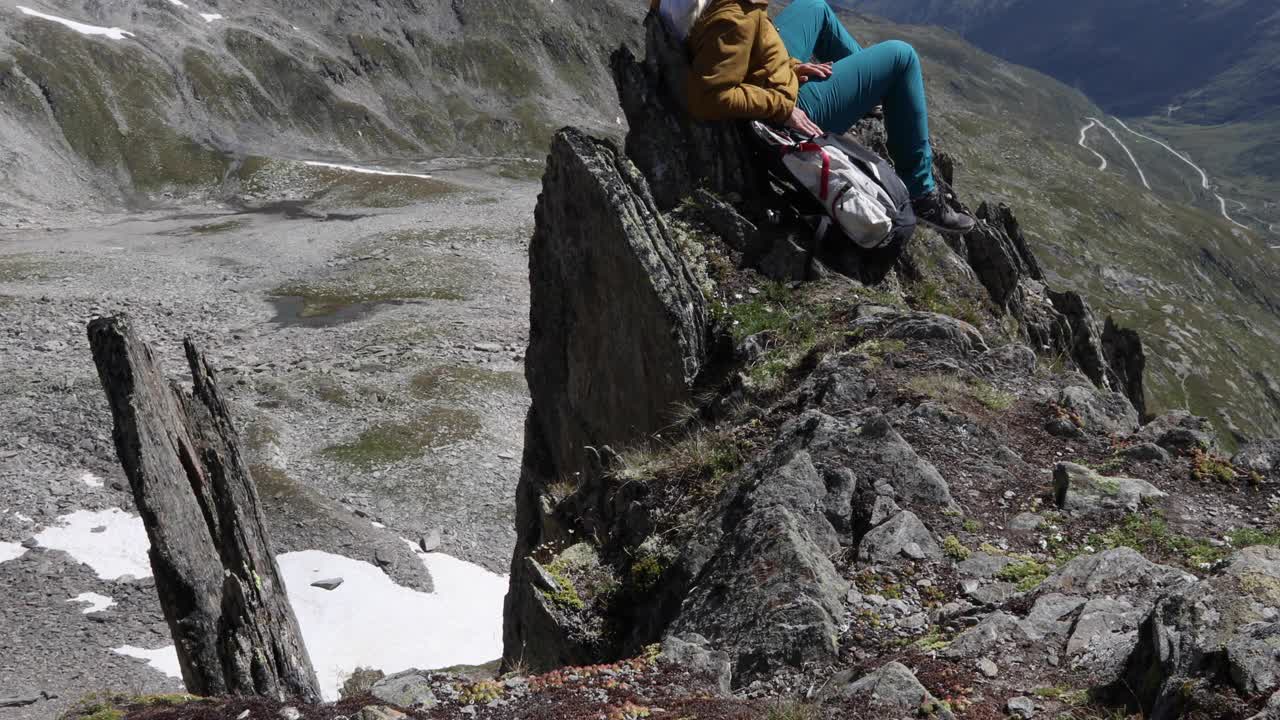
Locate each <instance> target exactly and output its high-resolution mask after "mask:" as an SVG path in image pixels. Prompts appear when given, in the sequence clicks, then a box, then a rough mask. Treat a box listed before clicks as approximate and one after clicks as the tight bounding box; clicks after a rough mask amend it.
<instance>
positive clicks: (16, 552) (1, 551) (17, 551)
mask: <svg viewBox="0 0 1280 720" xmlns="http://www.w3.org/2000/svg"><path fill="white" fill-rule="evenodd" d="M26 554H27V549H26V548H24V547H22V546H21V545H19V544H18V543H11V542H0V563H3V562H9V561H10V560H17V559H18V558H20V557H22V556H23V555H26Z"/></svg>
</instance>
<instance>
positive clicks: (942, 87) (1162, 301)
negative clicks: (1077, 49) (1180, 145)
mask: <svg viewBox="0 0 1280 720" xmlns="http://www.w3.org/2000/svg"><path fill="white" fill-rule="evenodd" d="M845 20H846V22H847V24H848V25H849V26H850V28H851V29H852V31H853V32H854V34H855V36H856V37H857V38H858V39H859V40H860V41H862V42H864V43H865V42H875V41H879V40H882V39H888V38H902V39H905V40H908V41H909V42H911V43H913V44H914V45H915V46H916V47H917V49H918V50H919V51H920V53H921V55H922V57H923V60H924V67H925V75H926V83H927V85H928V90H929V97H930V103H931V116H932V121H931V130H932V132H933V134H934V136H935V138H936V139H937V142H938V147H939V149H940V150H942V151H945V152H947V153H949V154H951V155H953V156H954V157H955V158H956V160H957V165H958V168H959V169H958V170H957V184H958V186H959V187H960V189H961V190H962V192H963V193H964V194H965V195H967V196H969V197H978V198H984V199H992V200H999V201H1003V202H1007V203H1009V204H1010V205H1012V206H1013V207H1014V208H1015V209H1016V210H1017V211H1018V213H1019V217H1020V218H1021V219H1022V220H1023V227H1024V229H1025V230H1026V232H1027V234H1028V235H1029V236H1030V238H1031V239H1032V241H1033V243H1034V244H1035V247H1036V250H1037V252H1038V253H1039V254H1040V256H1041V260H1042V262H1043V263H1044V265H1045V266H1046V271H1047V272H1048V273H1049V275H1050V277H1051V278H1052V279H1053V280H1054V282H1055V283H1056V284H1058V285H1060V286H1065V287H1072V288H1076V289H1079V290H1080V291H1081V292H1083V293H1085V294H1086V296H1087V297H1088V299H1089V301H1090V302H1091V303H1092V304H1093V305H1094V306H1095V307H1099V308H1107V309H1108V311H1109V312H1112V313H1113V314H1115V315H1116V317H1117V319H1118V320H1119V321H1120V322H1121V323H1122V324H1124V325H1127V326H1130V327H1134V328H1136V329H1138V330H1139V331H1140V332H1141V333H1142V335H1143V337H1144V339H1145V340H1146V341H1147V343H1148V345H1149V353H1148V354H1149V360H1148V375H1149V382H1148V387H1149V388H1150V392H1151V395H1152V406H1153V407H1152V409H1153V411H1155V412H1159V411H1161V410H1165V409H1173V408H1186V409H1189V410H1192V411H1193V412H1198V413H1201V414H1205V415H1213V416H1215V420H1216V421H1217V422H1218V423H1219V424H1220V427H1221V428H1222V429H1224V430H1227V429H1228V428H1229V426H1230V425H1232V423H1234V424H1235V425H1236V426H1238V427H1239V429H1241V430H1242V431H1243V432H1244V434H1246V435H1251V436H1255V437H1256V436H1260V435H1268V434H1274V433H1275V432H1277V430H1278V429H1280V406H1277V405H1276V404H1275V403H1274V402H1271V401H1269V400H1267V396H1266V393H1265V390H1264V388H1265V386H1266V380H1265V378H1266V377H1271V378H1274V377H1276V376H1277V375H1280V364H1277V363H1276V362H1275V360H1274V359H1273V356H1274V348H1275V347H1277V344H1278V343H1280V312H1278V309H1280V292H1277V290H1276V288H1280V253H1277V252H1275V251H1272V250H1269V249H1268V246H1267V244H1266V243H1265V242H1264V241H1262V240H1261V239H1259V238H1258V237H1257V236H1255V235H1253V234H1251V233H1246V232H1244V231H1241V230H1240V228H1238V227H1236V226H1235V225H1233V224H1232V223H1230V222H1228V221H1227V220H1226V219H1224V218H1223V217H1222V215H1221V214H1220V213H1217V212H1216V200H1214V199H1213V198H1212V195H1211V194H1209V193H1206V191H1204V190H1203V188H1201V187H1200V177H1199V175H1197V174H1195V173H1194V171H1192V170H1191V169H1190V168H1189V167H1188V166H1187V165H1186V164H1185V163H1183V162H1182V161H1181V160H1178V159H1177V158H1175V157H1174V156H1173V155H1172V154H1170V153H1169V152H1168V151H1166V150H1164V149H1163V148H1161V147H1159V146H1157V145H1155V144H1153V143H1150V142H1146V141H1143V140H1141V139H1140V138H1138V137H1136V136H1134V135H1131V134H1129V133H1127V132H1126V131H1125V130H1124V129H1123V128H1122V127H1121V126H1120V125H1118V124H1117V123H1115V122H1114V121H1112V120H1111V119H1109V116H1108V115H1107V114H1106V113H1105V112H1104V111H1103V110H1102V109H1101V108H1099V107H1097V106H1096V105H1094V104H1093V103H1092V102H1091V101H1090V100H1089V99H1088V98H1087V97H1085V96H1084V95H1083V94H1082V93H1080V92H1078V91H1076V90H1073V89H1071V88H1068V87H1066V86H1064V85H1063V84H1061V83H1059V82H1057V81H1055V80H1053V79H1051V78H1049V77H1046V76H1044V75H1041V74H1040V73H1038V72H1035V71H1032V70H1028V69H1025V68H1020V67H1017V66H1014V65H1011V64H1009V63H1007V62H1004V61H1002V60H1000V59H998V58H996V57H993V56H991V55H988V54H986V53H984V52H981V51H979V50H976V49H975V48H973V47H972V46H971V45H969V44H968V43H967V42H965V41H964V40H962V39H961V38H960V37H958V36H956V35H954V34H952V33H950V32H948V31H945V30H942V29H940V28H930V27H919V26H908V25H894V24H889V23H884V22H879V21H873V20H870V19H868V18H865V17H860V16H857V15H852V14H846V15H845ZM1090 117H1092V118H1097V119H1101V120H1104V122H1106V124H1107V125H1108V127H1110V128H1111V130H1112V131H1114V132H1115V133H1116V137H1117V138H1119V139H1120V140H1122V141H1123V142H1124V143H1125V146H1124V147H1122V146H1121V145H1120V144H1119V143H1118V142H1117V141H1116V140H1115V139H1113V138H1112V137H1111V136H1110V135H1109V134H1106V133H1104V132H1100V131H1099V129H1098V128H1096V127H1095V128H1094V129H1093V130H1091V133H1092V134H1090V135H1088V136H1087V142H1086V145H1087V146H1088V147H1087V148H1086V147H1081V146H1080V145H1079V143H1078V140H1079V138H1080V131H1081V128H1082V127H1084V126H1086V125H1087V124H1088V122H1089V121H1088V120H1087V118H1090ZM1131 127H1132V128H1133V129H1134V130H1137V131H1138V132H1142V130H1141V129H1140V128H1139V127H1136V126H1131ZM1126 147H1127V149H1128V152H1126V149H1125V148H1126ZM1090 149H1092V150H1093V151H1096V152H1098V153H1101V155H1102V156H1103V157H1104V158H1105V159H1106V161H1107V169H1106V170H1105V171H1099V170H1098V167H1099V164H1100V162H1099V158H1098V157H1097V156H1096V155H1094V154H1093V152H1091V151H1090ZM1129 152H1131V153H1132V154H1133V160H1131V159H1130V157H1129ZM1135 161H1136V163H1137V166H1138V167H1141V168H1142V169H1143V174H1144V176H1145V177H1146V180H1147V182H1148V183H1149V184H1150V185H1151V186H1152V188H1153V190H1148V189H1147V188H1146V187H1145V186H1144V185H1143V183H1142V180H1141V179H1140V177H1139V175H1138V172H1137V169H1136V167H1135V164H1134V163H1135ZM1193 202H1194V203H1195V204H1196V206H1195V207H1193V206H1191V205H1190V204H1189V203H1193ZM1210 202H1212V203H1213V204H1210ZM1211 208H1213V209H1211ZM1218 408H1224V409H1225V411H1226V412H1227V413H1228V417H1229V420H1224V419H1223V418H1222V417H1221V416H1218V415H1217V409H1218Z"/></svg>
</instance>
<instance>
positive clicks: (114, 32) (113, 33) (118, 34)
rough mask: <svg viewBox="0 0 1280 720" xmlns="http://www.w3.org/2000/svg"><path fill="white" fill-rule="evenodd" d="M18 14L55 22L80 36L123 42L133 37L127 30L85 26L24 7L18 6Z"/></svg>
mask: <svg viewBox="0 0 1280 720" xmlns="http://www.w3.org/2000/svg"><path fill="white" fill-rule="evenodd" d="M18 12H21V13H22V14H23V15H30V16H32V17H38V18H40V19H41V20H48V21H49V22H56V23H58V24H59V25H63V26H66V27H69V28H71V29H72V30H75V31H76V32H78V33H80V34H81V35H89V36H95V35H96V36H102V37H107V38H111V39H112V40H124V39H125V38H131V37H133V33H131V32H129V31H128V30H121V29H120V28H115V27H112V28H107V27H100V26H98V25H86V24H85V23H82V22H76V21H75V20H68V19H66V18H64V17H58V16H57V15H49V14H48V13H42V12H40V11H38V10H32V9H31V8H29V7H27V6H26V5H19V6H18Z"/></svg>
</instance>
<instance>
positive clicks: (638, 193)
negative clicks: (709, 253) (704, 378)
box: [526, 128, 707, 477]
mask: <svg viewBox="0 0 1280 720" xmlns="http://www.w3.org/2000/svg"><path fill="white" fill-rule="evenodd" d="M547 162H548V164H547V171H546V175H545V176H544V177H543V192H542V195H541V197H540V198H539V202H538V207H537V211H536V223H537V224H536V227H535V230H534V236H533V240H532V242H531V244H530V247H529V277H530V280H531V282H532V288H531V298H530V325H531V327H530V342H529V352H528V355H527V358H526V367H527V368H528V370H527V374H528V379H529V390H530V394H531V395H532V397H533V405H534V409H535V411H536V414H537V420H538V423H539V425H540V429H541V432H542V434H543V437H545V438H546V439H547V442H548V443H550V451H551V458H550V460H551V462H553V463H554V465H555V468H556V469H557V471H558V472H560V473H562V474H563V475H564V476H566V477H567V476H570V475H572V474H573V473H574V472H577V471H579V470H582V469H583V468H584V467H586V465H587V460H586V453H587V451H586V450H585V448H587V447H588V446H592V447H598V446H602V445H608V444H610V443H620V442H626V441H629V440H631V439H632V438H636V437H643V436H645V435H647V434H649V433H651V432H653V431H655V430H657V429H659V428H662V427H665V426H666V425H668V424H669V423H670V422H671V417H672V415H671V413H672V410H673V408H674V406H675V405H676V404H677V403H681V402H684V401H687V400H688V398H689V392H690V387H691V385H692V383H693V381H694V379H695V378H696V377H697V375H698V372H699V371H700V370H701V369H702V365H703V362H704V361H705V358H706V352H707V345H706V342H707V340H706V333H707V304H706V300H705V299H704V298H703V296H702V293H701V292H700V290H699V289H698V286H697V281H696V280H695V278H694V276H693V273H692V271H690V269H689V267H688V266H687V264H686V263H685V260H684V258H683V256H682V255H681V253H680V252H679V250H678V249H677V245H676V241H675V239H674V237H673V236H672V234H671V231H670V230H669V228H668V227H667V224H666V222H664V221H663V219H662V217H661V215H660V214H659V213H658V209H657V207H656V206H655V205H654V202H653V198H652V196H651V195H650V194H649V188H648V184H647V183H646V182H645V181H644V179H643V178H642V177H641V176H640V174H639V173H638V172H637V171H636V169H635V166H634V165H632V164H631V162H630V161H628V160H627V159H626V158H624V157H622V156H621V153H619V151H618V149H617V147H615V146H614V145H613V144H611V143H608V142H605V141H601V140H596V139H593V138H591V137H588V136H586V135H584V134H582V133H581V132H579V131H577V130H574V129H572V128H567V129H565V130H562V131H561V132H560V133H559V134H557V135H556V139H555V142H554V144H553V145H552V148H551V156H550V158H549V159H548V161H547Z"/></svg>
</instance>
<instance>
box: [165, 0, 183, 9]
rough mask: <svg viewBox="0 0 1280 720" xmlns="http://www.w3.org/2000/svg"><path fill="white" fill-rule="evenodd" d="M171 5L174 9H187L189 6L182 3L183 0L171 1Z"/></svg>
mask: <svg viewBox="0 0 1280 720" xmlns="http://www.w3.org/2000/svg"><path fill="white" fill-rule="evenodd" d="M169 4H170V5H173V6H174V7H186V6H187V4H186V3H184V2H182V0H169Z"/></svg>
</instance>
